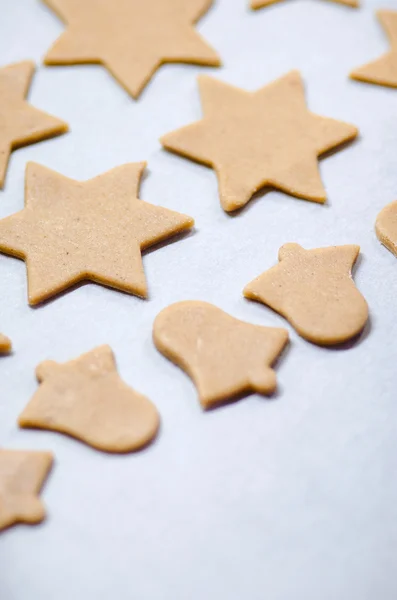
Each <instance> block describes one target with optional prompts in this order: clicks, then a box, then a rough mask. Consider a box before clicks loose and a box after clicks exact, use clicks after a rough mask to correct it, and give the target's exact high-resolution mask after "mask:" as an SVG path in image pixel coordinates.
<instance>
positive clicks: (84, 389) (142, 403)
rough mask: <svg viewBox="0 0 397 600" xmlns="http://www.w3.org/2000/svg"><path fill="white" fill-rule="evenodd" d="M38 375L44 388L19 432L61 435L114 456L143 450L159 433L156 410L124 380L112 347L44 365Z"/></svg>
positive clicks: (21, 420)
mask: <svg viewBox="0 0 397 600" xmlns="http://www.w3.org/2000/svg"><path fill="white" fill-rule="evenodd" d="M36 375H37V379H38V381H39V383H40V387H39V389H38V390H37V392H36V393H35V395H34V396H33V398H32V399H31V401H30V402H29V404H28V405H27V406H26V408H25V410H24V411H23V412H22V414H21V415H20V417H19V419H18V424H19V426H20V427H23V428H34V429H48V430H50V431H58V432H60V433H65V434H67V435H70V436H72V437H74V438H76V439H78V440H81V441H82V442H85V443H86V444H88V445H89V446H92V447H93V448H96V449H97V450H102V451H104V452H114V453H125V452H132V451H135V450H140V449H141V448H143V447H144V446H146V445H147V444H149V443H150V442H151V441H152V440H153V439H154V437H155V436H156V434H157V431H158V428H159V423H160V418H159V414H158V412H157V409H156V407H155V406H154V405H153V404H152V402H150V400H148V398H146V397H145V396H142V395H141V394H138V392H136V391H135V390H133V389H132V388H130V387H128V386H127V385H126V384H125V383H124V382H123V381H122V380H121V379H120V376H119V374H118V373H117V370H116V364H115V360H114V356H113V352H112V350H111V348H110V347H109V346H100V347H98V348H96V349H94V350H92V351H91V352H88V353H87V354H83V355H82V356H81V357H80V358H77V359H75V360H71V361H69V362H67V363H64V364H58V363H56V362H53V361H45V362H43V363H41V364H40V365H39V366H38V367H37V370H36Z"/></svg>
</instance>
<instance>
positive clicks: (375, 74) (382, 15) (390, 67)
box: [350, 10, 397, 87]
mask: <svg viewBox="0 0 397 600" xmlns="http://www.w3.org/2000/svg"><path fill="white" fill-rule="evenodd" d="M377 16H378V19H379V21H380V23H381V25H382V26H383V28H384V30H385V31H386V33H387V35H388V37H389V39H390V44H391V50H390V52H387V54H384V55H383V56H381V57H380V58H378V59H377V60H374V61H372V62H370V63H368V64H366V65H363V66H362V67H359V68H358V69H355V70H354V71H353V72H352V73H350V77H351V78H352V79H357V80H358V81H366V82H368V83H376V84H378V85H386V86H389V87H397V11H396V10H380V11H378V13H377Z"/></svg>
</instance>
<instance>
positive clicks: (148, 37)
mask: <svg viewBox="0 0 397 600" xmlns="http://www.w3.org/2000/svg"><path fill="white" fill-rule="evenodd" d="M43 1H44V2H45V3H46V4H48V6H49V7H50V8H52V9H53V10H54V11H55V12H56V13H57V14H58V15H59V17H60V18H61V19H62V21H64V22H65V23H66V24H67V26H68V28H67V30H66V31H65V32H64V33H63V34H62V35H61V36H60V37H59V38H58V40H57V41H56V42H55V43H54V45H53V46H52V48H51V49H50V50H49V52H48V53H47V55H46V56H45V59H44V62H45V63H46V64H47V65H73V64H81V63H100V64H102V65H103V66H105V67H106V68H107V69H108V71H110V73H112V75H113V76H114V77H115V78H116V79H117V80H118V81H119V83H121V85H122V86H123V87H124V88H125V89H126V90H127V92H128V93H129V94H130V95H131V96H133V97H134V98H137V97H138V96H139V94H140V93H141V91H142V90H143V88H144V87H145V85H146V84H147V83H148V81H149V79H150V78H151V77H152V75H153V74H154V72H155V71H156V70H157V69H158V68H159V67H160V65H162V64H163V63H166V62H168V63H170V62H171V63H172V62H174V63H175V62H178V63H193V64H199V65H209V66H219V65H220V64H221V61H220V59H219V56H218V54H217V53H216V52H215V50H213V49H212V48H211V47H210V46H209V45H208V44H207V43H206V42H205V41H204V40H203V38H202V37H201V36H200V35H199V34H198V33H197V31H196V30H195V29H194V24H195V23H196V22H197V21H198V20H199V19H200V17H202V16H203V15H204V14H205V13H206V12H207V10H208V9H209V8H210V6H211V5H212V0H150V1H149V2H148V1H145V0H111V1H107V0H105V1H104V0H84V1H82V0H43Z"/></svg>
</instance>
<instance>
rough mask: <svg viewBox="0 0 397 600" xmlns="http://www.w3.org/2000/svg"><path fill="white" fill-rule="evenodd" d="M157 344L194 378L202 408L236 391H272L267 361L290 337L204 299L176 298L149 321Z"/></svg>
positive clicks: (272, 374) (273, 379)
mask: <svg viewBox="0 0 397 600" xmlns="http://www.w3.org/2000/svg"><path fill="white" fill-rule="evenodd" d="M153 340H154V343H155V345H156V347H157V349H158V350H159V351H160V352H161V353H162V354H164V355H165V356H166V357H167V358H169V359H170V360H171V361H173V362H174V363H175V364H177V365H179V366H180V367H181V368H182V369H183V370H184V371H186V373H188V375H189V376H190V377H191V379H193V381H194V383H195V385H196V387H197V390H198V394H199V398H200V402H201V405H202V406H203V407H204V408H211V407H212V406H214V405H216V404H219V403H221V402H228V401H229V400H231V399H232V398H233V397H235V396H237V395H239V394H248V393H250V392H258V393H260V394H271V393H272V392H274V390H275V389H276V385H277V382H276V374H275V372H274V371H273V369H271V365H272V364H273V363H274V362H275V360H276V359H277V357H278V356H279V355H280V354H281V352H282V350H283V348H284V346H285V345H286V344H287V341H288V332H287V331H286V330H285V329H276V328H274V327H262V326H260V325H252V324H250V323H245V322H244V321H240V320H238V319H235V318H234V317H231V316H230V315H228V314H227V313H225V312H223V310H221V309H219V308H217V307H216V306H214V305H212V304H208V303H207V302H199V301H186V302H177V303H176V304H172V305H171V306H169V307H168V308H165V309H164V310H162V311H161V312H160V313H159V315H157V317H156V319H155V321H154V325H153Z"/></svg>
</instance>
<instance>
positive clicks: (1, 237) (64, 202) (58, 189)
mask: <svg viewBox="0 0 397 600" xmlns="http://www.w3.org/2000/svg"><path fill="white" fill-rule="evenodd" d="M145 165H146V163H130V164H126V165H123V166H120V167H116V168H115V169H112V170H111V171H108V172H107V173H104V174H102V175H98V176H97V177H95V178H94V179H90V180H88V181H83V182H81V181H74V180H73V179H68V178H67V177H64V176H63V175H60V174H59V173H56V172H55V171H51V170H50V169H47V168H46V167H43V166H41V165H38V164H36V163H28V165H27V167H26V184H25V208H24V209H23V210H22V211H20V212H18V213H15V214H14V215H11V216H10V217H6V218H5V219H1V220H0V252H3V253H5V254H9V255H11V256H16V257H17V258H21V259H23V260H26V263H27V271H28V296H29V303H30V304H31V305H34V304H38V303H39V302H42V301H44V300H47V299H48V298H51V297H52V296H54V295H56V294H58V293H59V292H61V291H62V290H65V289H67V288H69V287H70V286H72V285H74V284H76V283H78V282H81V281H83V280H91V281H94V282H96V283H101V284H103V285H108V286H110V287H113V288H116V289H119V290H122V291H124V292H128V293H130V294H136V295H137V296H141V297H146V296H147V285H146V279H145V274H144V271H143V265H142V257H141V250H143V249H145V248H148V247H149V246H152V245H153V244H156V243H157V242H160V241H162V240H166V239H168V238H170V237H172V236H175V235H176V234H178V233H181V232H182V231H185V230H187V229H189V228H191V227H192V226H193V224H194V221H193V219H192V218H191V217H188V216H186V215H182V214H180V213H177V212H174V211H172V210H169V209H167V208H162V207H160V206H154V205H153V204H149V203H148V202H144V201H143V200H138V190H139V184H140V180H141V176H142V173H143V171H144V169H145Z"/></svg>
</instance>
